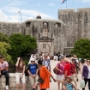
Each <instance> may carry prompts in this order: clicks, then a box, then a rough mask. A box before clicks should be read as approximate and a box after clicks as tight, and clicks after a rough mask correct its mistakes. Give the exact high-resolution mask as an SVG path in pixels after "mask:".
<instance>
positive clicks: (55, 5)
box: [0, 0, 90, 22]
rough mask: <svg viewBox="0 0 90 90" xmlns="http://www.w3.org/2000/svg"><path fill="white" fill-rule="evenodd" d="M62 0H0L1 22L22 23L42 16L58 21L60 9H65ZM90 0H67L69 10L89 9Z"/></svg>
mask: <svg viewBox="0 0 90 90" xmlns="http://www.w3.org/2000/svg"><path fill="white" fill-rule="evenodd" d="M61 2H62V0H0V21H3V22H5V21H6V22H20V21H21V16H20V13H19V12H21V13H22V21H25V20H27V19H34V18H35V17H36V16H37V15H41V16H42V18H43V19H58V9H65V8H66V3H64V4H61ZM89 7H90V0H67V8H68V9H71V8H72V9H77V8H89Z"/></svg>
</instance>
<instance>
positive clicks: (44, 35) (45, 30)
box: [43, 28, 48, 37]
mask: <svg viewBox="0 0 90 90" xmlns="http://www.w3.org/2000/svg"><path fill="white" fill-rule="evenodd" d="M43 37H48V29H47V28H43Z"/></svg>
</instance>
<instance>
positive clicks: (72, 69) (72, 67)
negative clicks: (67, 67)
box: [71, 63, 76, 74]
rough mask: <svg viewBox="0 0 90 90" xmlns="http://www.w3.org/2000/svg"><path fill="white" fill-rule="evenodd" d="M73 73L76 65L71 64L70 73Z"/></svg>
mask: <svg viewBox="0 0 90 90" xmlns="http://www.w3.org/2000/svg"><path fill="white" fill-rule="evenodd" d="M75 72H76V64H74V63H72V64H71V73H72V74H75Z"/></svg>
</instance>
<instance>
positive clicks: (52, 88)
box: [49, 60, 88, 90]
mask: <svg viewBox="0 0 90 90" xmlns="http://www.w3.org/2000/svg"><path fill="white" fill-rule="evenodd" d="M57 63H58V61H53V60H51V68H52V74H53V76H54V77H55V78H56V75H55V74H54V73H53V68H54V67H55V66H56V65H57ZM78 79H79V81H78V82H77V87H78V89H79V90H82V89H81V88H80V81H81V74H78ZM49 90H58V87H57V83H56V82H54V81H53V80H52V82H51V85H50V89H49ZM61 90H62V89H61ZM85 90H88V89H87V86H86V89H85Z"/></svg>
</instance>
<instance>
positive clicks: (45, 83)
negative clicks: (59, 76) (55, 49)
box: [33, 60, 56, 90]
mask: <svg viewBox="0 0 90 90" xmlns="http://www.w3.org/2000/svg"><path fill="white" fill-rule="evenodd" d="M38 67H39V72H38V76H39V79H38V81H37V82H36V84H35V85H34V86H33V90H35V88H36V86H37V85H40V90H46V89H48V88H50V77H52V79H53V80H54V81H56V80H55V79H54V77H53V76H52V74H51V73H50V72H49V70H48V69H47V68H46V67H45V66H43V63H42V60H38Z"/></svg>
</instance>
